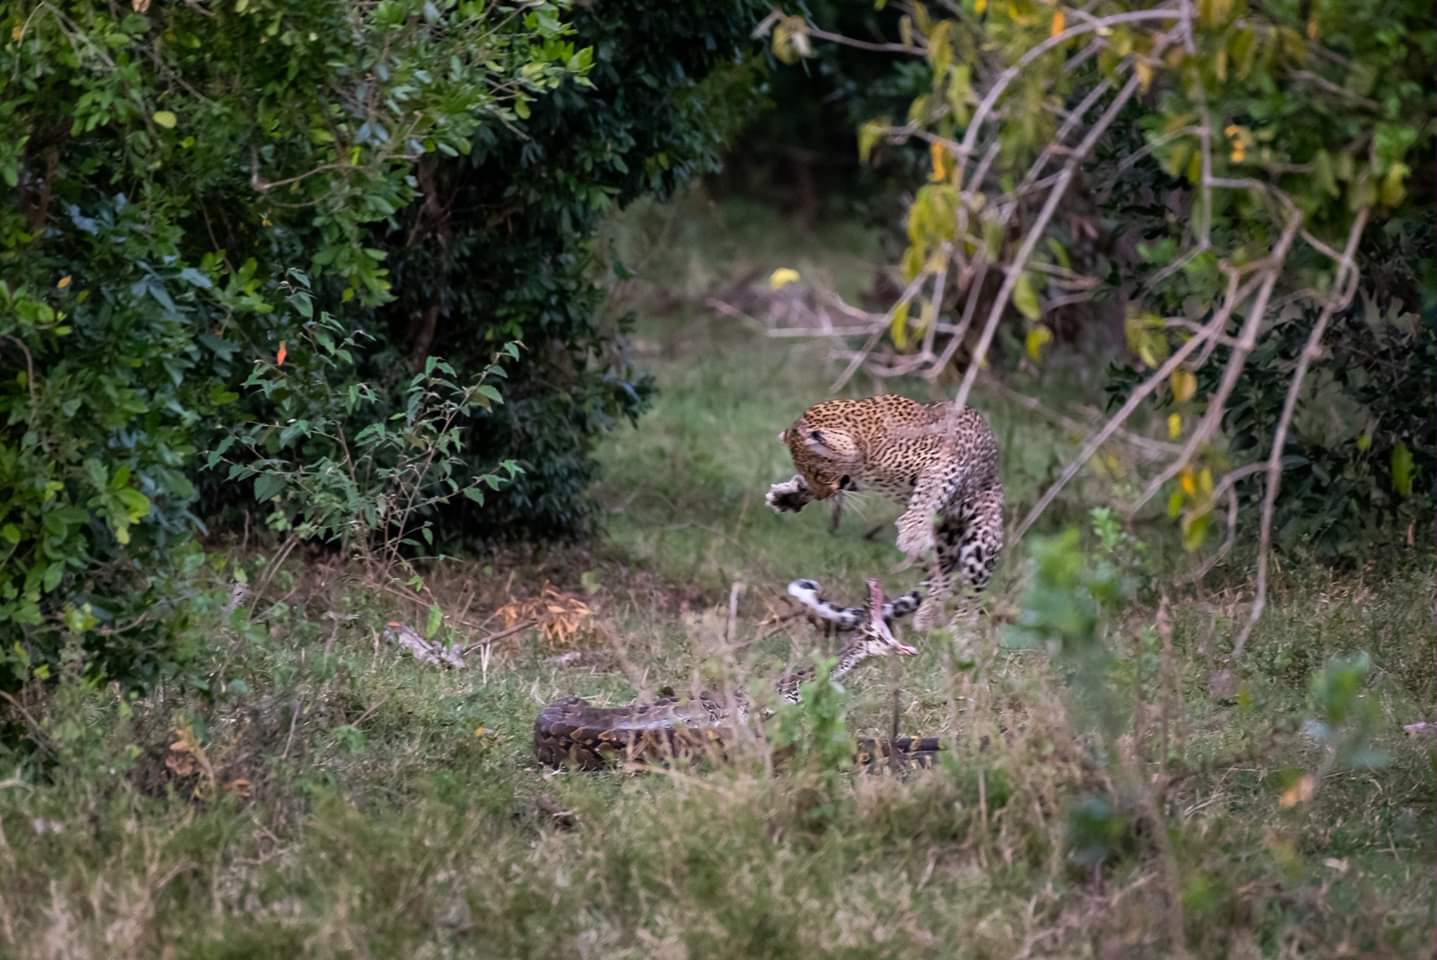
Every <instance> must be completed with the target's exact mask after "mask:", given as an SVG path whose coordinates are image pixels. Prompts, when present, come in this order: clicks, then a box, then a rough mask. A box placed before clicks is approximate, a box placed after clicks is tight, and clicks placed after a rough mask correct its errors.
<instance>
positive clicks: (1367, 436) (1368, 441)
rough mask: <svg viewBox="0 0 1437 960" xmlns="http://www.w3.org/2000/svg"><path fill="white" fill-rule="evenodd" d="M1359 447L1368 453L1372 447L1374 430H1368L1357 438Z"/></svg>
mask: <svg viewBox="0 0 1437 960" xmlns="http://www.w3.org/2000/svg"><path fill="white" fill-rule="evenodd" d="M1357 449H1358V450H1359V451H1361V452H1362V453H1366V452H1367V451H1368V450H1371V449H1372V431H1370V430H1369V431H1367V432H1365V433H1363V434H1362V435H1361V436H1359V437H1358V438H1357Z"/></svg>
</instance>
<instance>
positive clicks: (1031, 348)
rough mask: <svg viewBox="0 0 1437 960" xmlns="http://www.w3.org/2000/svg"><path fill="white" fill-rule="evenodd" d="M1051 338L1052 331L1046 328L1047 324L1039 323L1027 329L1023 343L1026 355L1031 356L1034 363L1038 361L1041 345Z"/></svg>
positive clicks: (1041, 349)
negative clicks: (1026, 351)
mask: <svg viewBox="0 0 1437 960" xmlns="http://www.w3.org/2000/svg"><path fill="white" fill-rule="evenodd" d="M1052 339H1053V331H1051V330H1049V329H1048V327H1047V324H1042V323H1040V324H1038V325H1037V326H1036V327H1034V328H1033V329H1031V330H1029V331H1028V336H1027V339H1026V340H1025V342H1024V345H1025V346H1026V347H1027V350H1028V356H1029V357H1031V358H1032V360H1033V362H1034V363H1037V362H1038V360H1039V357H1040V355H1041V354H1042V352H1043V347H1044V346H1046V345H1047V344H1048V343H1049V342H1051V341H1052Z"/></svg>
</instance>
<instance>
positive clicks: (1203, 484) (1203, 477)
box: [1198, 467, 1212, 497]
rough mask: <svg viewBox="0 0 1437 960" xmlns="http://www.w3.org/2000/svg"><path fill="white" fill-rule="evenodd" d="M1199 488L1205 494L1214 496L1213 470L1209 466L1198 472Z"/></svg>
mask: <svg viewBox="0 0 1437 960" xmlns="http://www.w3.org/2000/svg"><path fill="white" fill-rule="evenodd" d="M1198 489H1199V490H1201V491H1202V492H1203V495H1204V496H1209V497H1210V496H1212V471H1211V470H1209V469H1208V468H1207V467H1203V468H1202V473H1199V474H1198Z"/></svg>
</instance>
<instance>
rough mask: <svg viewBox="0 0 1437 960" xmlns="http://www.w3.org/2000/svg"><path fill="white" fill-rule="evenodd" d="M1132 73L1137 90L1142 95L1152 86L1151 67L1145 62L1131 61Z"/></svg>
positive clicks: (1140, 60)
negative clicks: (1134, 76)
mask: <svg viewBox="0 0 1437 960" xmlns="http://www.w3.org/2000/svg"><path fill="white" fill-rule="evenodd" d="M1133 73H1134V74H1136V75H1137V78H1138V89H1140V90H1142V92H1143V93H1147V92H1148V88H1149V87H1151V86H1152V85H1153V65H1152V64H1151V63H1148V62H1147V61H1146V60H1142V59H1138V60H1134V61H1133Z"/></svg>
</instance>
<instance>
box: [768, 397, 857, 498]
mask: <svg viewBox="0 0 1437 960" xmlns="http://www.w3.org/2000/svg"><path fill="white" fill-rule="evenodd" d="M813 413H814V411H813V410H812V409H810V410H808V411H806V412H805V413H804V414H803V416H801V417H799V418H798V419H797V420H795V421H794V422H793V425H792V426H790V427H789V428H788V429H787V430H785V431H783V432H782V433H780V434H779V435H778V439H779V442H780V443H782V444H784V445H785V446H787V447H788V453H789V456H790V457H792V458H793V466H794V469H795V470H797V471H798V474H799V476H801V477H803V480H804V482H805V483H807V484H808V488H809V489H810V490H811V491H812V492H813V496H814V497H815V499H818V500H827V499H828V498H829V497H831V496H833V495H834V494H836V493H839V492H841V491H843V490H847V489H850V488H851V487H852V486H853V481H852V477H853V476H854V475H855V474H856V473H857V472H858V467H859V465H860V464H861V462H862V451H861V450H860V448H859V445H858V441H857V439H856V438H855V437H854V435H853V433H852V432H851V431H850V430H848V429H847V428H846V427H844V426H842V425H839V424H837V423H833V422H826V420H825V418H822V417H816V416H814V415H813Z"/></svg>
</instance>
